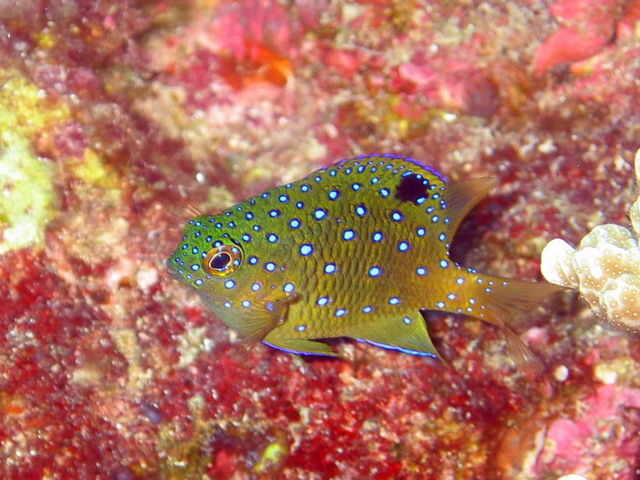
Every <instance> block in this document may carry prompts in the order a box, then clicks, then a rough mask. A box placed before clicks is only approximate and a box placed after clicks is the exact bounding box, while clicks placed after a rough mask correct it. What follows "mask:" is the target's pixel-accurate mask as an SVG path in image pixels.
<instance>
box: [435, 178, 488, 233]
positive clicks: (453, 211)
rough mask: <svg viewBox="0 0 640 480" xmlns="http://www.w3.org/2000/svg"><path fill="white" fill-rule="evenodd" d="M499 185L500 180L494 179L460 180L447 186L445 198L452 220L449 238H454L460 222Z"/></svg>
mask: <svg viewBox="0 0 640 480" xmlns="http://www.w3.org/2000/svg"><path fill="white" fill-rule="evenodd" d="M497 185H498V180H497V179H496V178H492V177H483V178H474V179H470V180H460V181H458V182H453V183H450V184H449V185H447V187H446V190H445V194H444V198H445V200H446V202H447V208H448V210H449V217H450V218H451V224H450V228H451V233H450V234H449V238H453V236H454V235H455V233H456V231H457V230H458V227H459V226H460V222H462V220H463V219H464V217H466V216H467V214H468V213H469V212H470V211H471V209H472V208H473V207H475V206H476V205H477V204H478V202H479V201H480V200H482V199H483V198H484V197H485V196H486V195H487V193H489V191H491V190H492V189H493V188H495V187H496V186H497Z"/></svg>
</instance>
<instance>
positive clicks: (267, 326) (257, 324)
mask: <svg viewBox="0 0 640 480" xmlns="http://www.w3.org/2000/svg"><path fill="white" fill-rule="evenodd" d="M200 297H201V298H202V301H203V302H204V303H205V305H207V306H208V307H210V308H211V309H212V310H214V311H216V308H215V304H214V303H213V300H212V299H211V298H210V297H208V296H207V295H206V294H201V295H200ZM298 298H299V296H298V295H297V294H292V295H281V296H278V297H275V296H274V297H273V298H265V299H262V300H260V301H257V302H254V303H252V304H251V306H250V307H248V308H243V309H242V311H241V314H239V315H236V316H233V317H231V318H225V319H224V320H225V323H226V324H227V325H228V326H229V327H231V328H233V329H234V330H237V331H238V333H239V334H240V337H242V341H241V344H242V345H244V346H245V347H247V348H250V347H251V346H253V345H255V344H256V343H258V342H260V341H262V340H263V339H264V338H265V337H266V336H267V335H268V334H269V332H271V331H272V330H273V329H274V328H276V327H277V326H278V325H281V324H282V323H284V322H286V321H287V316H288V314H289V306H290V305H291V304H292V303H295V302H296V301H297V300H298Z"/></svg>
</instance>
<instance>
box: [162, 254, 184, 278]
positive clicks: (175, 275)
mask: <svg viewBox="0 0 640 480" xmlns="http://www.w3.org/2000/svg"><path fill="white" fill-rule="evenodd" d="M172 263H173V255H171V256H170V257H169V258H167V260H166V262H165V267H166V268H165V272H166V273H167V274H168V275H169V276H170V277H171V278H173V279H174V280H177V281H179V282H180V283H182V284H184V285H188V282H187V280H186V279H185V278H184V277H183V276H182V275H180V273H178V270H176V268H175V267H174V266H173V265H172Z"/></svg>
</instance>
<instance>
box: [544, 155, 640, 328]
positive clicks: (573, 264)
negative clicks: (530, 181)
mask: <svg viewBox="0 0 640 480" xmlns="http://www.w3.org/2000/svg"><path fill="white" fill-rule="evenodd" d="M635 170H636V181H637V182H639V183H640V150H638V152H636V157H635ZM629 216H630V218H631V225H632V228H633V230H631V229H628V228H625V227H622V226H620V225H614V224H607V225H598V226H597V227H595V228H594V229H593V230H592V231H591V232H590V233H588V234H587V235H586V236H585V237H584V238H583V239H582V240H581V242H580V244H579V245H578V247H577V248H573V247H572V246H571V245H569V244H568V243H567V242H565V241H564V240H562V239H559V238H556V239H554V240H552V241H551V242H549V243H548V244H547V246H546V247H545V248H544V250H543V251H542V261H541V270H542V274H543V276H544V277H545V278H546V279H547V280H548V281H549V282H551V283H555V284H558V285H563V286H566V287H571V288H575V289H577V290H578V291H579V292H580V294H581V295H582V297H583V298H584V299H585V300H586V301H587V302H588V303H589V305H590V307H591V309H592V310H593V311H594V312H595V313H596V314H597V315H599V316H602V317H606V318H607V319H608V320H609V321H610V322H612V323H615V324H617V325H622V326H625V327H628V328H631V329H635V330H638V329H640V247H639V245H638V238H639V237H640V197H639V198H638V200H636V201H635V203H634V204H633V205H632V206H631V210H630V212H629Z"/></svg>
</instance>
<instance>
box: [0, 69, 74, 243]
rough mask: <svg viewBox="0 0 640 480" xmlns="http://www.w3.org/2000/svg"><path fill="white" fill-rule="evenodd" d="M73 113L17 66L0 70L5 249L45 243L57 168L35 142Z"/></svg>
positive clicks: (0, 211)
mask: <svg viewBox="0 0 640 480" xmlns="http://www.w3.org/2000/svg"><path fill="white" fill-rule="evenodd" d="M68 117H69V110H68V108H67V107H66V106H65V105H51V102H49V101H48V100H47V99H46V95H44V94H43V91H42V90H41V89H39V88H38V87H37V86H36V85H34V84H33V83H31V82H29V81H28V80H27V79H26V78H25V77H24V76H22V74H20V73H19V72H18V71H17V70H12V69H9V70H0V192H1V195H0V254H4V253H6V252H9V251H11V250H16V249H19V248H25V247H42V245H43V244H44V230H45V227H46V225H47V223H48V221H49V220H50V219H51V218H52V217H53V215H54V214H55V212H56V209H55V207H54V205H55V199H56V195H55V189H54V186H53V178H52V168H51V166H50V165H49V164H48V163H47V161H46V160H44V159H42V158H39V157H38V156H37V155H36V154H35V153H34V151H33V149H32V144H33V139H34V138H35V135H36V134H37V133H38V132H40V131H42V130H43V129H46V128H48V127H49V126H51V125H52V124H56V123H58V122H60V121H63V120H65V119H67V118H68Z"/></svg>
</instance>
